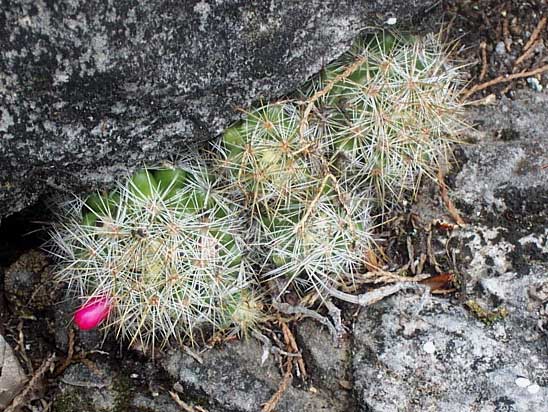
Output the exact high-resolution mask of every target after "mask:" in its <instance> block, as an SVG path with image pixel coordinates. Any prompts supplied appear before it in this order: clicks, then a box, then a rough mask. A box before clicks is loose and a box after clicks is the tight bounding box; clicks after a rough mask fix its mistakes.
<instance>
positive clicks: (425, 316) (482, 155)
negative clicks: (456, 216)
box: [352, 92, 548, 412]
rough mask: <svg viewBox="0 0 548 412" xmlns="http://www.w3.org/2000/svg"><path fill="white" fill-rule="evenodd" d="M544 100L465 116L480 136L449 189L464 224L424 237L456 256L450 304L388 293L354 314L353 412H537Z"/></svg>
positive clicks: (545, 310) (546, 306) (545, 218)
mask: <svg viewBox="0 0 548 412" xmlns="http://www.w3.org/2000/svg"><path fill="white" fill-rule="evenodd" d="M546 101H548V95H545V94H534V93H531V92H524V93H520V94H518V98H517V99H516V100H514V101H510V100H507V99H504V100H502V101H501V102H500V103H499V104H498V106H495V107H483V108H480V109H476V110H474V111H472V112H471V113H470V116H471V118H472V119H474V120H475V123H476V124H477V129H478V132H477V134H476V137H479V139H477V142H476V144H470V145H465V146H464V147H463V148H462V150H461V152H460V154H459V156H458V158H459V160H460V161H461V167H462V168H461V170H460V171H459V172H458V174H457V175H456V177H455V178H454V179H453V182H454V189H453V193H452V198H453V199H454V200H455V203H456V204H457V207H458V208H459V210H460V212H461V215H462V217H463V218H464V220H465V221H466V222H467V226H466V227H464V228H460V229H455V230H454V231H453V232H451V233H450V234H447V235H445V237H443V236H440V235H439V234H436V235H435V237H437V238H435V239H434V244H436V242H437V244H438V245H439V248H440V250H442V252H443V253H442V254H443V255H446V254H447V253H452V252H455V253H456V257H457V267H458V269H459V272H460V273H461V275H460V276H459V280H460V282H461V286H462V288H461V289H462V290H461V293H460V295H459V297H460V299H440V298H436V297H430V299H429V300H427V302H426V303H424V302H423V301H421V299H420V297H419V296H416V295H409V294H408V295H398V296H394V297H392V298H390V299H388V300H386V301H384V302H382V303H380V304H378V305H377V306H375V307H373V308H369V309H368V310H367V311H364V312H362V313H361V314H360V316H359V318H358V320H357V322H356V324H355V326H354V341H353V345H352V347H353V355H354V356H353V363H352V365H353V375H354V391H355V394H356V397H357V399H358V402H359V407H360V408H361V409H360V410H364V411H365V410H367V411H372V412H374V411H381V410H382V411H383V412H384V411H385V412H390V411H399V410H410V411H414V410H420V411H428V410H435V411H440V412H453V411H473V410H481V411H513V412H514V411H515V412H521V411H523V412H525V411H537V410H539V411H540V410H544V409H546V405H547V404H548V365H547V364H546V362H545V359H547V357H548V345H547V341H548V328H547V325H548V316H547V315H548V278H547V276H546V274H547V273H548V245H547V237H548V229H547V227H548V210H547V208H546V205H547V204H548V181H547V179H546V172H545V171H544V170H545V165H546V164H548V154H547V153H546V150H545V148H546V147H547V144H548V132H547V130H548V127H547V126H548V123H547V120H546V119H547V118H548V109H547V107H548V106H546V104H545V102H546ZM415 211H416V212H417V213H419V214H420V212H421V210H420V208H418V209H416V210H415ZM425 215H426V216H431V211H430V210H428V211H426V213H425ZM446 219H448V218H446ZM424 220H425V221H427V220H426V219H424ZM434 253H436V251H434ZM453 270H454V268H453ZM462 302H465V305H463V304H462ZM542 405H544V406H542Z"/></svg>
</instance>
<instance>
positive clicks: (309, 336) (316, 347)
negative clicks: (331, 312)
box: [296, 320, 354, 411]
mask: <svg viewBox="0 0 548 412" xmlns="http://www.w3.org/2000/svg"><path fill="white" fill-rule="evenodd" d="M296 338H297V340H298V342H299V348H300V350H301V351H302V352H303V357H304V360H305V365H306V367H307V368H308V372H309V373H310V374H311V380H312V383H313V384H314V386H315V387H317V388H320V390H322V391H323V392H325V393H327V394H329V396H331V397H333V398H334V399H336V400H337V407H338V409H339V410H341V411H350V410H354V405H353V403H354V402H353V399H352V396H351V393H350V391H349V389H350V387H351V385H352V383H351V382H352V376H351V374H352V370H351V357H350V341H349V339H346V338H344V339H340V340H339V341H338V342H333V338H332V336H331V335H330V334H329V331H328V330H327V329H326V328H325V327H322V326H321V325H320V324H319V323H318V322H314V321H312V320H304V321H302V322H300V323H298V324H297V326H296Z"/></svg>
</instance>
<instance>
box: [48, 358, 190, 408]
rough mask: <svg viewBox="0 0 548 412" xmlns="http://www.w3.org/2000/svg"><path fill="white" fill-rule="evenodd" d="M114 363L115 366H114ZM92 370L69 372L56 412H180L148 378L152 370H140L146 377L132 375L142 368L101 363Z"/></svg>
mask: <svg viewBox="0 0 548 412" xmlns="http://www.w3.org/2000/svg"><path fill="white" fill-rule="evenodd" d="M111 363H112V362H111ZM93 365H94V367H93V369H90V368H89V367H88V366H86V365H84V364H81V363H79V364H74V365H71V366H69V367H68V368H67V370H66V371H65V372H64V373H63V375H62V377H61V379H60V385H59V388H58V390H57V393H56V395H55V398H54V402H53V405H52V410H53V411H54V412H74V411H79V412H98V411H101V412H124V411H132V412H178V411H180V409H179V407H178V406H177V404H176V403H175V402H174V401H173V400H172V399H171V397H170V396H169V394H168V390H169V389H170V388H169V387H163V386H162V384H161V383H159V382H158V381H157V380H156V379H154V378H152V377H150V376H146V371H147V369H151V366H150V365H148V366H141V368H140V369H141V370H143V371H144V373H132V372H131V370H132V369H136V370H139V365H134V367H130V368H129V370H128V368H127V365H124V367H120V366H119V365H118V367H115V366H113V365H112V364H110V363H107V362H103V361H99V362H94V363H93Z"/></svg>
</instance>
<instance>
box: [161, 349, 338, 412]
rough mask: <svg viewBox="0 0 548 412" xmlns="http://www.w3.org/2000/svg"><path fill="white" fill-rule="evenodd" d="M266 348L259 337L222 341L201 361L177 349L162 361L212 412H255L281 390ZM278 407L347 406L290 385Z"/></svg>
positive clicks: (315, 408) (320, 408) (314, 408)
mask: <svg viewBox="0 0 548 412" xmlns="http://www.w3.org/2000/svg"><path fill="white" fill-rule="evenodd" d="M262 355H263V349H262V348H261V346H260V345H259V343H258V342H257V341H256V340H247V341H244V342H236V343H233V344H227V345H224V346H223V347H222V348H219V349H212V350H210V351H207V352H205V353H203V354H202V355H201V356H202V361H203V362H202V363H199V362H198V361H197V360H196V359H194V358H193V357H191V356H189V355H187V354H184V353H181V352H174V353H172V354H171V356H169V357H168V358H167V359H166V360H165V361H164V363H163V365H164V367H165V369H166V370H167V372H168V373H169V374H170V375H171V376H172V378H173V379H176V380H178V381H179V383H180V384H181V385H182V387H183V388H184V392H185V395H186V396H191V397H195V398H204V399H205V400H206V401H205V403H204V405H202V406H204V407H205V408H206V409H207V410H208V411H209V412H252V411H253V412H255V411H258V410H260V409H261V405H262V404H263V403H265V402H267V401H268V400H269V399H270V398H271V397H272V395H274V393H275V392H276V390H277V389H278V385H279V384H280V381H281V375H280V372H279V368H278V366H277V364H276V362H275V361H274V359H273V357H272V356H269V357H268V358H267V359H266V360H265V361H264V363H262V362H261V358H262ZM276 410H277V411H284V412H297V411H326V412H327V411H330V412H331V411H333V412H336V411H341V412H343V411H347V409H346V405H344V404H341V403H340V402H339V401H338V400H337V399H336V398H332V397H331V396H330V395H329V394H327V393H326V392H324V391H321V390H317V389H316V390H312V391H308V390H306V389H304V388H303V389H301V388H297V387H296V386H289V387H288V388H287V390H286V391H285V392H284V394H283V396H282V398H281V400H280V402H279V403H278V405H277V407H276Z"/></svg>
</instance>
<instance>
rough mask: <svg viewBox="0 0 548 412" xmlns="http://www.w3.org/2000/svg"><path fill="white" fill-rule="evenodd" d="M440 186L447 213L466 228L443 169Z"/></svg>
mask: <svg viewBox="0 0 548 412" xmlns="http://www.w3.org/2000/svg"><path fill="white" fill-rule="evenodd" d="M547 68H548V66H547ZM438 184H439V187H440V195H441V198H442V200H443V203H444V204H445V207H446V208H447V211H448V212H449V214H450V215H451V217H452V218H453V220H454V221H455V223H457V225H459V226H466V224H465V223H464V220H462V218H461V217H460V215H459V211H458V210H457V208H456V207H455V205H454V204H453V202H452V201H451V199H449V194H448V190H447V185H446V184H445V181H444V180H443V172H442V171H441V169H440V170H438Z"/></svg>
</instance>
